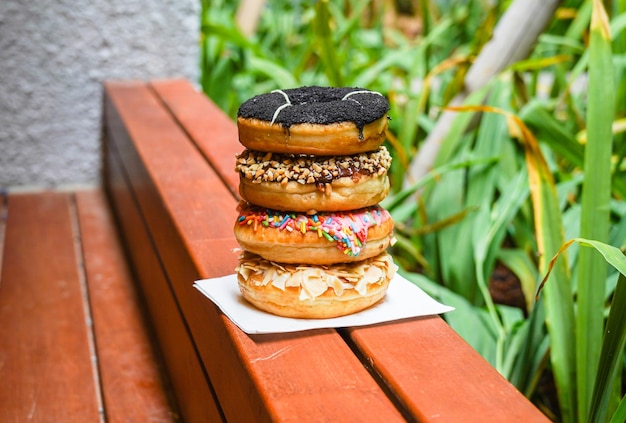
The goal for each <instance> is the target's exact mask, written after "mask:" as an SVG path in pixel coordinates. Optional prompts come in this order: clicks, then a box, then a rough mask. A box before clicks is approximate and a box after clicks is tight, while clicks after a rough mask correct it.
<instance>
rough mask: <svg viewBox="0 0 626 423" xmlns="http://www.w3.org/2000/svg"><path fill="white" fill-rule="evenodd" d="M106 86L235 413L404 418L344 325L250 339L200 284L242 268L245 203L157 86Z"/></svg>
mask: <svg viewBox="0 0 626 423" xmlns="http://www.w3.org/2000/svg"><path fill="white" fill-rule="evenodd" d="M106 92H107V98H108V100H107V107H108V108H110V109H114V110H115V111H116V112H117V113H119V120H120V121H121V122H123V125H122V124H120V123H115V122H112V123H111V124H110V125H109V126H110V127H112V128H121V127H122V126H123V127H125V128H126V132H127V133H126V134H124V133H121V134H117V135H115V134H113V135H115V136H113V138H114V140H115V142H116V143H119V144H121V145H120V146H119V149H120V151H123V153H122V154H123V162H124V165H125V168H126V169H127V172H128V174H129V175H130V176H131V178H130V179H131V181H132V182H133V184H137V188H136V191H139V192H140V193H139V194H138V195H137V198H138V200H139V203H140V205H141V210H142V213H144V217H145V220H146V222H147V223H148V226H149V227H150V228H152V234H153V236H154V240H155V243H156V245H157V249H158V250H159V253H160V254H161V258H162V260H163V263H164V265H165V268H166V271H167V274H168V276H169V278H170V281H171V284H172V288H173V289H174V291H175V294H176V297H177V300H178V301H179V304H180V306H181V310H182V311H183V313H184V316H185V318H186V322H187V324H188V325H189V328H190V329H191V332H192V334H193V338H194V341H195V342H196V345H197V348H198V351H199V353H200V354H201V356H202V361H203V364H204V366H205V368H206V369H207V372H208V374H209V376H210V378H211V382H212V383H213V386H214V387H215V391H216V393H217V396H218V398H219V401H220V404H221V405H222V408H223V411H224V414H225V415H226V417H227V419H229V420H233V421H270V420H296V419H297V420H299V421H303V420H304V421H306V420H324V419H330V420H334V419H336V420H339V419H341V418H342V417H344V418H348V417H350V418H354V419H357V420H358V419H367V418H369V417H371V416H372V415H377V416H379V417H380V418H381V419H383V420H384V421H395V420H400V419H401V417H400V415H399V413H398V411H397V410H396V409H395V408H394V406H393V405H392V403H391V402H390V401H389V400H388V399H387V398H386V396H385V394H384V393H383V391H382V390H381V389H380V387H379V386H378V385H377V384H376V382H375V381H374V380H373V379H372V378H371V376H370V375H369V374H368V372H367V371H366V370H365V368H364V367H363V366H362V365H361V363H360V362H359V360H358V359H357V358H356V357H355V356H354V354H353V353H352V352H351V351H350V349H349V348H348V347H347V346H346V344H345V343H344V342H343V340H342V339H341V338H340V337H339V335H338V334H337V333H336V332H335V331H332V330H319V331H311V332H310V333H308V334H288V335H268V336H263V337H251V336H248V335H246V334H244V333H243V332H241V331H240V330H239V329H238V328H236V327H235V326H234V325H233V324H232V323H231V322H230V321H229V320H228V319H227V318H225V317H224V316H223V315H222V314H221V313H220V312H219V311H218V310H217V308H216V307H215V306H213V304H212V303H210V302H209V301H208V300H206V298H203V297H202V296H201V295H200V294H199V293H198V292H197V291H196V290H195V289H194V288H193V287H192V286H191V282H192V281H193V280H194V278H197V277H199V276H201V277H210V276H220V275H223V274H226V273H230V272H232V271H233V267H234V263H235V260H236V257H235V256H234V255H233V253H231V252H230V251H229V247H230V246H231V245H234V244H233V243H234V238H233V235H232V225H233V223H234V219H235V217H236V215H235V204H236V202H235V200H234V198H233V196H232V193H231V192H230V191H229V190H227V189H226V187H225V186H224V185H223V183H222V182H221V180H220V178H219V177H218V176H217V175H216V174H215V173H214V172H213V170H212V169H211V168H210V167H209V166H208V165H207V163H206V161H205V159H204V158H203V157H202V156H201V155H200V153H199V152H198V151H197V149H196V148H195V147H194V146H193V145H192V144H191V143H190V142H189V140H188V139H187V138H186V136H185V134H184V133H183V132H182V131H181V130H180V128H179V127H178V125H176V124H175V122H174V121H173V120H172V119H171V117H169V116H168V115H166V114H165V111H164V110H163V109H162V107H160V103H159V102H158V101H157V100H156V99H155V98H153V96H152V93H151V92H150V91H149V90H147V89H146V88H145V87H142V86H141V85H135V86H132V85H128V84H108V85H107V87H106ZM122 132H124V131H122ZM131 139H132V140H133V143H131V142H130V140H131ZM133 149H136V151H133ZM200 246H203V248H201V247H200ZM206 271H209V272H211V273H201V272H206Z"/></svg>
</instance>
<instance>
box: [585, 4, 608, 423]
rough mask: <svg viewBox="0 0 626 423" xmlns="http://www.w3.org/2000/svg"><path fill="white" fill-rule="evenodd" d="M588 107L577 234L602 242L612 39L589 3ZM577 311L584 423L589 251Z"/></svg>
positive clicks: (594, 276) (595, 258) (592, 342)
mask: <svg viewBox="0 0 626 423" xmlns="http://www.w3.org/2000/svg"><path fill="white" fill-rule="evenodd" d="M587 91H588V94H587V95H588V105H587V138H588V140H587V145H586V147H585V163H584V171H585V176H584V179H583V188H582V200H581V217H580V236H581V237H583V238H589V239H594V240H597V241H602V242H607V241H608V239H609V223H610V210H609V208H610V206H609V202H610V198H611V152H612V148H613V135H612V130H611V126H612V124H613V117H614V115H615V111H614V104H615V96H614V85H613V67H612V57H611V37H610V35H609V23H608V18H607V16H606V12H605V11H604V8H603V6H602V2H601V1H600V0H594V2H593V10H592V14H591V40H590V47H589V87H588V90H587ZM577 270H578V279H577V281H578V295H577V298H578V301H577V308H578V313H577V316H576V333H577V334H578V336H577V337H576V361H577V365H576V370H577V372H576V373H577V386H578V419H579V421H581V422H582V421H587V418H588V416H589V406H590V402H591V395H592V383H593V380H595V378H596V372H597V368H598V361H599V359H600V345H601V340H602V330H603V326H604V313H603V310H604V289H598V288H597V287H598V285H602V286H603V285H604V281H605V279H606V275H607V265H606V262H605V261H604V260H603V259H602V257H600V256H599V255H597V254H594V253H593V251H592V250H589V249H582V250H580V252H579V254H578V269H577Z"/></svg>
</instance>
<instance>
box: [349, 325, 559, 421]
mask: <svg viewBox="0 0 626 423" xmlns="http://www.w3.org/2000/svg"><path fill="white" fill-rule="evenodd" d="M346 331H347V332H348V334H349V336H350V337H351V339H352V340H353V341H354V343H355V345H356V346H357V347H358V348H359V349H360V350H361V351H362V354H364V356H365V357H367V359H368V360H371V362H372V363H373V364H372V366H373V368H374V369H375V371H376V372H377V373H378V374H380V375H381V377H382V378H383V379H384V380H385V381H386V383H387V385H388V387H389V389H390V390H391V391H392V392H394V393H395V394H396V395H397V396H398V398H399V399H400V401H401V402H402V403H403V404H404V405H405V407H406V408H407V409H409V410H410V412H411V414H413V415H415V416H417V418H418V420H419V421H420V422H433V423H435V422H440V421H463V422H476V423H482V422H494V423H497V422H502V423H508V422H512V421H523V422H548V421H549V420H548V419H547V417H546V416H545V415H544V414H543V413H541V412H540V411H539V410H538V409H537V408H536V407H535V406H534V405H533V404H532V403H531V402H530V401H529V400H527V399H526V398H525V397H524V396H523V395H522V394H521V393H520V392H519V391H517V390H516V389H515V387H514V386H513V385H511V384H510V383H509V382H508V381H507V380H506V379H504V378H503V377H502V376H501V375H500V374H499V373H498V372H496V371H495V370H494V369H493V367H491V365H489V363H487V362H486V361H485V360H484V359H483V358H482V357H481V356H480V355H479V354H478V353H477V352H476V351H475V350H473V349H472V348H471V347H470V346H469V345H468V344H467V343H466V342H465V341H464V340H463V339H462V338H461V337H460V336H459V335H458V334H457V333H456V332H454V331H452V330H451V329H450V327H449V326H448V325H447V324H446V323H445V322H444V321H443V319H441V318H439V317H431V318H417V319H409V320H406V321H401V322H396V323H392V324H384V325H375V326H370V327H366V328H352V329H347V330H346Z"/></svg>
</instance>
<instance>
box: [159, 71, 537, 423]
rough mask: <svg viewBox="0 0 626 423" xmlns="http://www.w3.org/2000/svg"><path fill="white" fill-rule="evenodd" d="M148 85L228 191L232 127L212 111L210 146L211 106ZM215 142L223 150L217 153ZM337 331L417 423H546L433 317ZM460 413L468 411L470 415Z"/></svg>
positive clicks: (174, 89) (167, 86)
mask: <svg viewBox="0 0 626 423" xmlns="http://www.w3.org/2000/svg"><path fill="white" fill-rule="evenodd" d="M152 85H153V86H154V87H155V89H156V91H157V93H158V94H159V96H160V97H161V99H162V100H163V102H164V103H165V104H166V105H167V106H168V108H169V109H170V110H171V111H172V113H174V117H175V119H176V120H177V121H178V122H179V123H180V125H181V126H183V127H184V128H185V130H186V132H187V133H188V134H189V135H190V137H191V138H192V140H193V141H194V142H195V144H196V145H197V146H198V148H199V149H200V150H201V151H202V152H203V154H204V156H205V157H206V158H207V159H208V160H210V161H211V165H212V166H213V168H215V169H217V170H218V171H219V172H226V173H225V174H223V175H222V179H223V180H224V181H226V183H228V184H230V189H231V190H233V191H236V190H237V186H238V177H236V173H235V172H234V171H233V166H234V160H233V156H234V154H233V151H235V152H239V151H240V150H242V149H243V147H241V146H240V144H239V143H238V140H237V131H236V125H235V123H234V122H232V121H229V122H230V124H229V123H228V122H225V121H224V114H223V113H222V112H220V113H217V114H216V117H215V120H216V121H218V122H219V127H220V130H219V134H220V136H223V137H228V138H223V139H219V140H218V139H217V138H216V137H213V136H212V132H211V130H210V122H211V121H212V119H213V116H214V114H215V112H214V109H215V107H216V106H215V105H213V103H211V102H210V101H209V100H208V99H207V98H206V97H205V96H204V95H203V94H201V93H199V92H197V91H196V90H194V88H193V87H192V86H191V85H190V84H189V83H187V82H185V81H159V82H155V83H153V84H152ZM202 116H205V117H204V120H202V118H201V117H202ZM228 126H230V129H228ZM216 144H227V145H230V146H231V147H220V148H219V149H217V148H216ZM232 146H235V147H232ZM232 175H235V178H234V179H233V177H232ZM343 332H344V333H345V334H346V339H348V340H349V341H350V343H351V345H352V346H353V348H354V350H355V351H358V353H359V355H360V356H361V358H362V360H363V361H364V362H368V363H372V369H373V372H374V373H376V374H377V375H379V377H380V378H381V383H382V384H384V385H385V387H386V388H387V389H389V391H390V392H391V393H393V394H394V395H395V399H396V401H397V403H399V404H402V405H403V407H402V408H403V409H405V410H408V411H409V412H410V414H412V415H415V416H418V418H419V419H420V421H423V422H430V421H441V420H442V419H443V420H445V421H467V422H472V421H476V422H482V421H485V420H484V417H485V416H492V417H493V418H494V420H490V421H510V418H511V417H513V416H515V417H517V418H520V419H522V418H523V419H526V420H528V421H547V419H546V417H545V416H544V415H543V414H542V413H541V412H540V411H539V410H538V409H537V408H535V407H534V406H533V405H532V403H531V402H530V401H528V400H527V399H526V398H524V397H523V396H522V395H521V394H520V393H519V392H518V391H517V390H516V389H515V388H514V387H513V386H512V385H511V384H510V383H509V382H508V381H506V380H505V379H504V378H503V377H502V376H500V375H499V374H498V373H497V372H496V371H495V370H494V369H493V368H492V367H491V366H490V365H489V364H488V363H487V362H486V361H485V360H484V359H483V358H482V357H480V355H478V354H477V353H476V352H475V351H474V350H473V349H472V348H471V347H470V346H469V345H468V344H467V343H466V342H465V341H464V340H463V339H461V338H460V337H459V336H458V335H457V334H456V333H455V332H454V331H453V330H452V329H451V328H450V327H449V326H448V325H447V324H446V323H445V321H443V319H441V318H440V317H438V316H432V317H428V318H417V319H409V320H406V321H403V322H398V323H392V324H382V325H376V326H372V327H368V328H353V329H349V330H345V331H343ZM434 369H437V373H436V374H435V373H434ZM477 381H480V382H478V383H477ZM455 392H456V393H457V395H454V393H455ZM451 398H458V400H456V399H454V400H452V399H451ZM503 407H505V408H503ZM468 410H472V413H471V415H470V414H468V412H467V411H468ZM505 411H506V412H505ZM498 419H500V420H498Z"/></svg>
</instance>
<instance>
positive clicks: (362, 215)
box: [237, 203, 390, 256]
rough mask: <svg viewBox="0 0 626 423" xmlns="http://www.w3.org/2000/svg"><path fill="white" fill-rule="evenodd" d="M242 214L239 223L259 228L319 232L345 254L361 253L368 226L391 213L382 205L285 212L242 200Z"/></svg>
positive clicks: (374, 224)
mask: <svg viewBox="0 0 626 423" xmlns="http://www.w3.org/2000/svg"><path fill="white" fill-rule="evenodd" d="M239 212H240V215H239V217H238V218H237V222H238V223H239V225H245V224H247V225H252V227H253V228H254V230H255V231H256V230H257V224H258V223H261V225H262V226H264V227H268V228H276V229H279V230H287V231H289V232H293V231H294V230H295V231H297V232H300V233H302V234H303V235H304V234H306V233H307V232H313V233H317V236H318V237H319V238H321V237H324V238H326V240H328V241H329V242H334V243H336V244H337V248H339V249H340V250H342V252H343V253H344V254H347V255H350V256H358V254H359V253H360V252H361V249H362V248H363V246H364V245H365V244H366V242H367V230H368V228H370V227H372V226H376V225H379V224H380V223H382V221H383V220H386V219H389V218H390V216H389V213H388V212H387V211H386V210H385V209H383V208H381V207H380V206H373V207H368V208H366V209H361V210H358V211H352V212H345V213H343V212H328V213H317V214H313V215H306V214H297V213H293V212H281V211H278V210H271V209H264V208H261V207H256V206H251V205H247V204H245V203H242V205H240V207H239Z"/></svg>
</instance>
